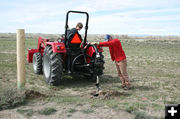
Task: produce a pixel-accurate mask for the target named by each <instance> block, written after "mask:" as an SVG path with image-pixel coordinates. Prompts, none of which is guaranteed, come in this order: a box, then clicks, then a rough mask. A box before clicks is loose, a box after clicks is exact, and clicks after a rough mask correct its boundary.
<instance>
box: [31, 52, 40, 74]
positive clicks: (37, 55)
mask: <svg viewBox="0 0 180 119" xmlns="http://www.w3.org/2000/svg"><path fill="white" fill-rule="evenodd" d="M33 69H34V73H36V74H42V56H41V53H39V52H37V53H34V54H33Z"/></svg>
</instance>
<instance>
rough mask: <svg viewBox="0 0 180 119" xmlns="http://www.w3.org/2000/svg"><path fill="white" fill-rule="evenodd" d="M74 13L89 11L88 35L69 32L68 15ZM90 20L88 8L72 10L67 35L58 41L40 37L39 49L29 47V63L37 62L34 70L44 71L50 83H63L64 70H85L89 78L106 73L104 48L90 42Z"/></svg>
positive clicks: (78, 72)
mask: <svg viewBox="0 0 180 119" xmlns="http://www.w3.org/2000/svg"><path fill="white" fill-rule="evenodd" d="M70 13H79V14H85V15H86V25H85V35H84V39H82V38H81V35H80V34H79V33H78V32H76V33H74V34H69V30H68V29H69V26H68V17H69V14H70ZM88 20H89V15H88V13H87V12H81V11H69V12H67V14H66V25H65V34H64V35H63V37H61V38H59V39H58V40H56V41H52V40H50V39H46V38H42V37H39V39H38V47H37V49H30V50H28V54H27V61H28V63H33V69H34V72H35V73H36V74H43V75H44V79H45V81H46V82H47V83H49V84H51V85H59V84H60V83H61V79H62V76H63V74H66V73H68V74H75V75H79V74H82V75H84V76H85V77H88V78H93V77H98V76H99V75H102V74H103V69H104V60H103V58H104V57H103V54H102V52H103V49H102V48H100V47H98V46H96V45H91V44H88V43H87V39H86V38H87V30H88ZM97 79H98V78H97ZM98 80H99V79H98Z"/></svg>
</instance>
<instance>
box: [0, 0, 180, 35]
mask: <svg viewBox="0 0 180 119" xmlns="http://www.w3.org/2000/svg"><path fill="white" fill-rule="evenodd" d="M69 10H78V11H86V12H88V13H89V15H90V19H89V20H90V21H89V29H88V33H90V34H106V33H110V34H141V35H143V34H150V35H180V0H0V32H3V33H4V32H8V33H9V32H10V33H15V32H16V29H19V28H23V29H25V32H26V33H52V34H62V33H64V30H65V29H64V27H65V17H66V13H67V11H69ZM83 18H84V19H85V16H84V15H74V14H72V15H71V17H70V22H69V23H70V28H72V27H74V26H75V25H76V22H78V21H81V22H83V24H84V23H85V20H84V19H83ZM81 32H83V30H82V31H81Z"/></svg>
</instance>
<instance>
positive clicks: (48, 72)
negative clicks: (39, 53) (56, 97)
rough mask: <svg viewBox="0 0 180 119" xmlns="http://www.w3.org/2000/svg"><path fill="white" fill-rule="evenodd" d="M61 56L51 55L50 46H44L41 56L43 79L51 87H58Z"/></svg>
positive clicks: (60, 74)
mask: <svg viewBox="0 0 180 119" xmlns="http://www.w3.org/2000/svg"><path fill="white" fill-rule="evenodd" d="M62 68H63V67H62V59H61V54H59V53H53V51H52V47H51V46H46V48H45V50H44V54H43V74H44V79H45V81H46V82H47V83H49V84H51V85H59V84H60V81H61V79H62V71H63V70H62Z"/></svg>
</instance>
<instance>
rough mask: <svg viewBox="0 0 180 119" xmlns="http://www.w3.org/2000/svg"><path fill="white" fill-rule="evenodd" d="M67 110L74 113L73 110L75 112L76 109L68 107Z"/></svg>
mask: <svg viewBox="0 0 180 119" xmlns="http://www.w3.org/2000/svg"><path fill="white" fill-rule="evenodd" d="M68 112H69V113H75V112H77V110H76V109H73V108H70V109H69V110H68Z"/></svg>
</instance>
